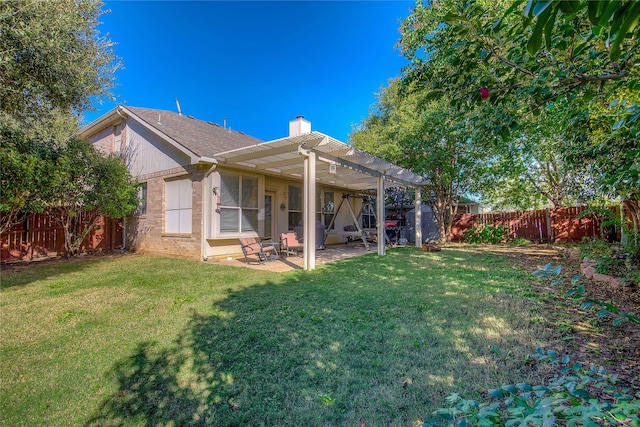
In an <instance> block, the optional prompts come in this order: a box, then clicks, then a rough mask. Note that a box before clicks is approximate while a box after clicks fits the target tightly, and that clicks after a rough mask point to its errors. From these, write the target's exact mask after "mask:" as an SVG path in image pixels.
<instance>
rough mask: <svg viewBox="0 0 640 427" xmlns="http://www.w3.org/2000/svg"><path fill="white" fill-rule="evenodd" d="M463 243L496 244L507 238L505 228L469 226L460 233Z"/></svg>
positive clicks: (499, 226)
mask: <svg viewBox="0 0 640 427" xmlns="http://www.w3.org/2000/svg"><path fill="white" fill-rule="evenodd" d="M462 236H463V238H464V241H465V243H471V244H479V243H488V244H492V245H497V244H498V243H501V242H502V241H503V240H505V239H506V238H507V230H506V229H505V228H504V227H503V226H502V225H498V226H493V225H485V226H484V227H480V228H478V227H471V228H470V229H469V230H467V231H465V232H464V233H463V234H462Z"/></svg>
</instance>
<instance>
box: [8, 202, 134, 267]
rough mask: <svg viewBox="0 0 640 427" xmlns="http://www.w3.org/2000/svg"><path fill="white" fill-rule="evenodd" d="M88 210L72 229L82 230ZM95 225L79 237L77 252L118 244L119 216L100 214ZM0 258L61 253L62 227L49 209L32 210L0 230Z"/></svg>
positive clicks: (89, 217)
mask: <svg viewBox="0 0 640 427" xmlns="http://www.w3.org/2000/svg"><path fill="white" fill-rule="evenodd" d="M92 215H93V214H91V213H88V214H86V213H83V214H82V215H79V217H78V218H77V221H76V224H77V226H76V229H75V230H74V232H75V233H80V232H81V231H82V226H83V224H84V223H85V222H87V221H89V220H91V219H93V218H94V217H93V216H92ZM97 224H98V227H97V229H95V230H92V231H91V232H90V233H89V234H88V235H87V236H86V237H85V238H84V240H83V241H82V244H81V245H80V252H95V251H103V250H113V249H118V248H121V247H122V243H123V240H122V220H121V219H111V218H107V217H104V216H102V217H100V218H99V219H98V223H97ZM0 245H1V251H0V259H1V260H2V261H9V260H19V259H33V258H36V257H42V256H55V255H62V254H64V230H63V229H62V227H61V226H59V225H58V224H57V223H56V222H55V220H54V216H53V215H50V214H49V213H46V212H45V213H42V214H37V213H32V214H29V215H27V217H26V218H25V220H24V221H22V222H21V223H19V224H16V225H15V226H14V227H12V228H11V229H10V230H9V231H7V232H5V233H2V234H0Z"/></svg>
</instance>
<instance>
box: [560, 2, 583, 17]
mask: <svg viewBox="0 0 640 427" xmlns="http://www.w3.org/2000/svg"><path fill="white" fill-rule="evenodd" d="M579 6H580V2H579V1H575V0H562V1H561V2H560V10H562V13H565V14H569V13H573V12H575V11H576V10H578V7H579Z"/></svg>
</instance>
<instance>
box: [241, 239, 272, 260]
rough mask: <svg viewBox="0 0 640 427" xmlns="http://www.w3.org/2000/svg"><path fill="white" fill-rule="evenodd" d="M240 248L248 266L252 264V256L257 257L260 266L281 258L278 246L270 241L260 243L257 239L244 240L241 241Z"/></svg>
mask: <svg viewBox="0 0 640 427" xmlns="http://www.w3.org/2000/svg"><path fill="white" fill-rule="evenodd" d="M240 247H241V248H242V253H243V254H244V259H245V261H247V264H251V260H250V259H249V257H250V256H253V257H257V258H258V263H260V264H264V262H265V261H273V260H274V259H278V258H280V255H279V254H278V249H277V248H276V245H275V244H274V243H273V242H272V241H270V240H265V241H262V242H260V241H258V240H257V239H256V238H255V237H247V238H242V239H240ZM254 259H255V258H254ZM254 262H255V261H254Z"/></svg>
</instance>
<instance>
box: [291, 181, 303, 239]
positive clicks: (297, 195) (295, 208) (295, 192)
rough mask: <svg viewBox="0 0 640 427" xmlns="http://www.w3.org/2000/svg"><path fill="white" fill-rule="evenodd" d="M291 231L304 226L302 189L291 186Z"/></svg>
mask: <svg viewBox="0 0 640 427" xmlns="http://www.w3.org/2000/svg"><path fill="white" fill-rule="evenodd" d="M288 198H289V230H293V228H294V227H296V226H297V225H302V187H297V186H295V185H290V186H289V196H288Z"/></svg>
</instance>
